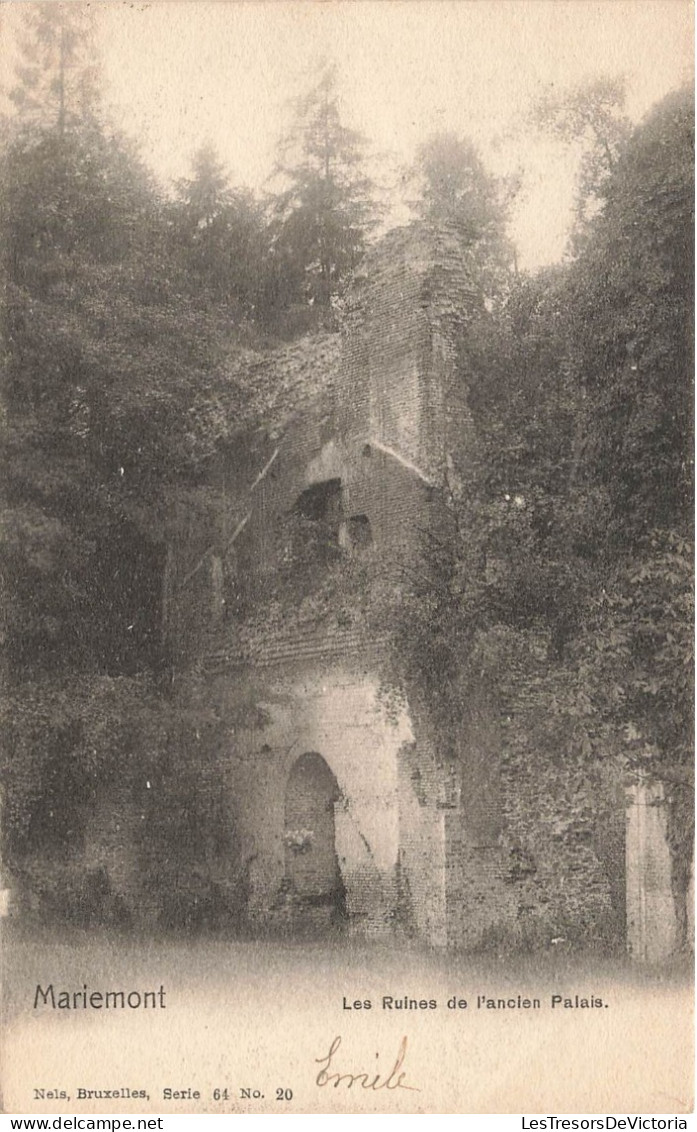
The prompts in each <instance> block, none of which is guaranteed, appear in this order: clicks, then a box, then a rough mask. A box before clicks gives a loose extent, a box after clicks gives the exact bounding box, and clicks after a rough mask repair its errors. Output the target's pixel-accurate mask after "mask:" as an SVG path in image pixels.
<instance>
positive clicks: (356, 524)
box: [347, 515, 373, 550]
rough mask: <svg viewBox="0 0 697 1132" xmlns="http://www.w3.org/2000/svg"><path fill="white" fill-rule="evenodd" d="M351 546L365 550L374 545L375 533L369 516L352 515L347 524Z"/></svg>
mask: <svg viewBox="0 0 697 1132" xmlns="http://www.w3.org/2000/svg"><path fill="white" fill-rule="evenodd" d="M347 532H348V542H349V546H350V547H352V548H353V549H354V550H365V549H367V547H369V546H372V545H373V532H372V530H371V527H370V519H369V518H368V516H367V515H352V516H351V518H350V519H349V521H348V524H347Z"/></svg>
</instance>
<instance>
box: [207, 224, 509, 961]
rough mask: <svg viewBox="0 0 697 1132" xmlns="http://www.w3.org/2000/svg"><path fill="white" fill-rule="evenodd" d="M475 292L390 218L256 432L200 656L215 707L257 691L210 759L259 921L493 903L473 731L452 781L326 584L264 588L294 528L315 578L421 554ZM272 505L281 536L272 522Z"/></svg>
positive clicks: (428, 914) (378, 573)
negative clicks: (313, 359)
mask: <svg viewBox="0 0 697 1132" xmlns="http://www.w3.org/2000/svg"><path fill="white" fill-rule="evenodd" d="M474 302H475V296H474V292H473V290H472V287H471V284H470V282H469V280H468V275H467V271H466V268H465V265H464V262H463V257H462V253H461V250H460V248H459V247H458V244H457V241H456V239H455V238H454V236H453V235H452V234H450V233H448V232H447V231H442V230H441V231H436V230H430V229H427V228H424V227H420V226H418V227H417V226H412V227H410V228H407V229H400V230H398V231H395V232H392V233H390V234H389V235H388V236H387V237H386V238H385V239H384V240H383V241H382V242H381V243H380V245H379V246H378V247H377V248H376V249H375V250H374V251H373V252H372V253H371V254H370V255H369V256H368V257H367V258H366V260H365V262H364V264H363V267H362V270H361V274H360V277H358V278H357V279H356V280H355V281H354V284H353V286H352V289H351V292H350V295H349V298H348V302H347V311H346V315H345V319H344V329H343V334H342V345H341V351H340V358H339V363H338V366H337V368H336V371H335V373H334V375H333V377H332V378H331V379H330V380H327V382H326V383H325V388H324V390H323V392H322V393H321V394H315V395H313V396H312V397H311V398H309V399H308V400H307V402H306V403H305V404H304V405H302V406H301V407H300V409H299V410H298V411H297V412H296V413H295V414H294V415H293V416H292V419H291V420H290V421H289V423H288V424H287V426H286V427H285V429H284V430H283V436H282V437H281V439H280V440H279V441H278V442H277V443H275V442H272V441H270V442H269V450H270V454H269V459H268V460H267V462H266V464H265V470H264V474H263V476H262V477H261V479H260V480H259V482H257V483H256V485H255V487H254V491H253V493H252V504H251V506H250V510H249V521H248V522H247V523H246V526H245V529H244V532H243V533H242V535H241V536H240V537H239V538H238V539H237V540H236V542H235V561H234V563H233V564H232V566H231V570H232V571H233V572H234V574H235V577H236V584H237V594H238V598H240V595H241V599H240V603H241V606H242V607H244V606H245V603H246V604H247V607H249V605H250V603H251V605H252V606H253V608H254V612H253V614H252V615H249V613H248V615H247V616H246V618H245V619H243V620H242V621H241V622H240V621H236V620H235V619H234V618H233V619H232V620H231V622H230V623H229V627H228V628H227V629H226V642H225V647H224V648H222V649H220V650H219V651H218V652H217V653H216V655H215V657H211V661H210V663H211V679H212V680H214V681H215V683H216V684H217V685H218V688H219V690H220V691H221V694H222V696H223V699H225V696H226V695H227V697H228V702H229V704H230V709H229V710H230V718H231V719H232V718H233V717H235V711H236V710H237V711H238V714H239V707H238V708H237V709H236V708H235V704H238V705H239V697H240V688H241V687H242V686H246V687H249V688H250V702H251V700H253V701H254V703H255V705H256V708H255V712H254V713H252V715H253V718H252V719H251V722H250V720H249V718H245V719H243V721H242V722H241V723H240V724H239V725H238V726H237V727H236V731H235V735H234V739H233V740H232V741H231V749H230V753H229V760H228V761H227V762H226V764H225V767H224V768H223V773H224V776H225V783H226V790H227V791H229V797H230V804H231V810H234V814H235V824H236V832H237V837H238V842H239V845H240V851H241V854H242V859H243V860H244V861H246V862H247V863H248V872H249V910H250V915H251V916H252V918H253V919H255V920H257V921H259V922H260V923H267V924H269V923H270V924H279V922H280V923H286V924H287V925H288V926H290V927H295V928H298V929H301V928H302V929H305V930H319V929H320V928H328V927H329V926H330V925H334V926H337V927H338V926H343V927H344V928H345V929H346V930H348V931H349V932H352V933H359V934H364V935H368V936H379V935H383V934H385V933H391V932H393V931H395V930H398V931H399V930H401V931H405V932H408V933H410V934H411V935H413V936H415V937H417V938H421V939H422V940H424V941H425V942H427V943H430V944H432V945H438V946H445V945H448V944H456V945H463V944H465V945H466V944H468V943H474V942H476V941H477V939H479V938H481V935H482V933H483V932H484V931H485V930H486V929H487V928H488V927H489V926H490V925H491V924H492V922H494V921H498V920H500V918H501V917H502V916H504V917H505V916H507V915H508V914H509V912H510V907H509V905H510V898H509V895H508V892H507V890H506V888H505V886H504V885H503V882H502V880H501V867H500V860H499V857H500V854H499V849H498V843H497V829H498V826H497V823H498V820H499V818H498V809H497V800H496V787H497V782H496V774H495V773H494V771H493V769H492V768H493V767H494V765H495V764H494V760H492V758H491V749H490V748H491V738H490V736H489V735H488V734H486V735H485V734H484V733H483V732H482V734H481V735H480V736H479V739H480V740H481V741H480V742H479V743H478V744H477V751H476V752H474V753H473V757H472V760H471V766H469V767H468V789H467V790H466V791H463V790H462V789H461V782H460V779H459V777H458V776H454V775H453V772H452V769H448V767H447V766H446V765H445V760H444V759H442V758H441V757H440V752H439V751H437V750H436V749H435V743H434V741H433V740H432V739H431V738H430V736H429V729H428V725H427V721H426V718H425V717H424V718H423V720H422V722H421V723H420V722H417V719H416V715H415V712H414V710H413V705H409V704H408V703H407V700H406V697H405V696H403V695H402V696H401V697H400V696H398V697H396V698H395V697H390V696H386V695H385V687H384V677H385V663H384V661H385V650H386V647H387V643H386V641H385V638H384V635H381V634H380V633H379V632H377V631H375V629H374V628H373V629H371V628H370V623H369V622H366V621H365V620H362V619H361V617H360V616H359V615H358V609H357V608H356V609H351V608H349V609H348V610H347V609H346V601H345V600H344V601H343V602H341V601H340V600H339V599H338V598H337V599H336V602H335V603H334V605H333V604H332V598H331V593H332V591H331V588H330V589H329V591H328V592H329V595H330V596H329V598H328V599H327V598H326V592H325V598H324V600H323V601H321V602H319V608H318V602H317V600H316V595H315V598H314V603H313V593H312V591H313V585H312V584H308V589H309V591H310V593H309V597H308V594H307V593H305V594H304V595H303V598H302V600H301V599H300V598H297V600H296V601H292V600H291V601H290V602H289V601H288V598H287V594H286V598H285V600H284V598H283V595H282V594H281V596H280V597H279V592H278V588H277V585H276V583H277V581H278V578H279V576H281V575H282V574H283V571H284V570H286V572H287V571H288V562H289V560H290V562H291V572H292V562H293V553H292V551H293V547H292V540H293V538H295V539H296V541H297V539H298V537H300V541H301V543H302V547H301V549H304V550H306V551H307V556H306V558H305V559H304V560H302V565H301V566H300V567H298V569H300V570H301V571H303V572H304V573H306V574H307V578H308V579H311V578H313V579H316V580H317V581H318V588H319V590H320V591H322V577H321V574H322V571H323V569H325V568H326V570H327V572H328V573H329V572H331V571H334V574H335V576H336V572H337V571H338V572H339V573H340V572H341V570H342V569H343V567H344V566H346V567H347V568H350V567H358V568H360V567H361V565H364V564H370V571H369V575H366V576H370V577H371V578H372V579H373V580H374V582H373V583H371V585H372V584H377V585H378V586H379V585H382V586H384V585H385V584H390V583H389V579H390V578H393V579H395V581H396V578H397V574H396V570H397V567H398V564H402V565H403V564H404V563H405V561H407V562H408V561H409V559H410V557H411V558H414V557H415V556H417V555H419V554H420V553H422V536H423V531H424V530H425V529H427V528H428V527H429V524H431V523H432V522H433V521H434V518H433V517H434V516H435V515H437V513H438V510H439V507H440V502H439V497H440V490H439V489H440V487H441V486H442V484H443V481H444V477H445V474H446V468H447V464H448V450H449V435H448V433H449V428H451V427H457V428H459V429H460V430H462V429H463V428H465V429H466V428H467V422H466V420H463V419H462V418H461V417H460V418H459V419H458V420H457V421H455V420H454V418H453V409H452V403H451V400H450V397H449V391H451V390H452V389H453V387H454V384H455V349H456V340H457V335H458V333H459V330H460V327H461V324H462V322H463V321H465V320H466V319H467V317H468V312H471V310H472V306H473V303H474ZM269 461H270V463H269ZM289 516H293V517H294V519H295V520H297V525H298V528H299V530H300V536H298V533H297V530H296V532H295V534H294V535H290V536H286V534H285V532H286V528H287V523H288V518H289ZM315 534H317V536H318V537H317V538H315ZM288 538H290V543H289V542H288ZM284 540H285V541H284ZM313 555H314V556H315V560H314V561H311V559H312V557H313ZM301 558H302V556H301ZM291 581H292V578H291ZM315 588H317V587H315ZM291 590H292V586H291ZM362 596H363V597H365V596H366V595H365V594H363V595H362ZM367 596H368V597H370V596H371V595H367ZM373 596H374V595H373ZM360 604H361V601H360V595H359V596H358V598H357V601H356V606H358V605H360ZM422 715H423V713H422ZM485 730H486V729H485ZM463 908H464V909H466V912H463V911H462V909H463Z"/></svg>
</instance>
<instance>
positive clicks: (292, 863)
mask: <svg viewBox="0 0 697 1132" xmlns="http://www.w3.org/2000/svg"><path fill="white" fill-rule="evenodd" d="M340 796H341V792H340V790H339V786H338V783H337V781H336V778H335V777H334V775H333V774H332V772H331V770H330V769H329V767H328V766H327V764H326V762H325V761H324V759H323V758H322V756H321V755H318V754H315V753H314V752H311V753H308V754H304V755H301V756H300V758H299V759H297V761H296V762H295V763H294V764H293V767H292V769H291V772H290V774H289V776H288V783H287V786H286V798H285V830H284V839H285V853H286V880H285V888H286V892H287V895H288V898H289V904H290V908H291V911H292V921H293V927H294V928H297V929H301V930H308V931H316V932H319V931H321V930H323V929H329V928H336V927H340V926H341V925H342V924H343V923H344V921H345V918H346V892H345V889H344V884H343V880H342V877H341V870H340V868H339V860H338V857H337V854H336V843H335V825H334V805H335V803H336V802H337V801H338V799H339V798H340Z"/></svg>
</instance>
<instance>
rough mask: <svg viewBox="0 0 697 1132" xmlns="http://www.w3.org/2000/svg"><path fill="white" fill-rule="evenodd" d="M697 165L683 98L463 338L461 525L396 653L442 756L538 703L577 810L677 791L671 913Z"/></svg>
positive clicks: (684, 676) (685, 865) (688, 648)
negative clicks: (498, 698)
mask: <svg viewBox="0 0 697 1132" xmlns="http://www.w3.org/2000/svg"><path fill="white" fill-rule="evenodd" d="M693 151H694V116H693V107H692V99H691V96H690V94H689V92H687V93H685V92H683V93H681V94H678V95H675V96H671V97H670V98H668V99H667V100H666V101H665V102H664V103H662V104H661V105H660V106H659V107H658V108H657V109H656V110H655V111H654V112H653V113H652V114H651V115H650V116H649V117H648V118H647V120H646V121H645V123H644V124H643V125H642V126H640V127H639V128H638V129H637V130H636V131H635V132H634V133H633V135H632V136H631V138H630V139H629V140H628V141H627V142H626V145H625V146H624V147H623V148H622V149H621V151H618V153H617V155H616V162H615V164H614V167H613V168H612V170H611V171H610V172H609V173H608V175H607V177H606V179H605V180H604V181H603V198H602V201H601V202H600V207H599V208H598V209H596V214H595V218H594V219H593V220H589V221H588V223H587V227H586V232H585V238H584V241H583V244H582V246H581V247H580V248H579V250H578V251H577V256H576V258H575V259H574V260H573V261H571V262H570V263H569V264H568V265H567V266H566V267H564V268H559V269H555V270H553V271H549V272H547V273H541V274H539V275H538V276H536V277H535V278H532V279H521V280H520V281H519V284H518V286H517V287H516V288H515V289H514V290H513V292H512V294H511V295H510V297H509V299H508V301H507V302H506V303H505V304H504V305H503V306H502V307H496V308H494V309H493V310H492V312H491V313H490V314H487V313H486V312H480V316H479V318H478V319H477V320H475V321H474V322H473V323H471V324H470V326H469V327H468V331H467V334H466V336H465V339H464V340H463V342H462V347H461V359H460V373H461V380H462V383H463V391H464V393H465V396H466V399H467V402H468V404H469V407H470V409H471V411H472V413H473V415H474V420H475V434H474V437H473V435H472V434H471V433H470V432H468V433H467V441H466V447H464V448H463V450H462V451H461V452H459V453H454V456H455V459H454V461H453V467H452V470H451V476H450V477H449V481H448V483H447V484H446V485H445V492H446V496H447V498H448V500H449V509H450V514H451V520H452V524H451V527H450V530H449V533H448V535H447V537H446V538H444V539H442V540H438V541H434V542H433V543H432V544H431V545H430V546H429V547H428V550H427V561H428V562H429V565H430V569H429V571H428V573H427V574H426V575H424V574H423V573H421V574H420V575H419V578H418V581H417V582H416V583H415V584H414V585H412V586H411V587H410V588H409V589H408V597H407V601H406V604H405V609H404V611H403V613H402V615H401V632H400V634H399V637H398V640H399V649H400V656H401V658H402V662H403V664H404V665H405V666H406V670H407V672H408V674H409V678H410V679H411V680H412V681H413V682H414V683H415V684H417V685H419V686H421V687H426V688H427V689H430V691H431V696H430V703H431V704H432V705H435V710H436V714H437V715H439V717H440V727H441V729H442V734H443V736H444V737H445V739H444V742H445V746H446V747H447V745H448V739H447V737H448V736H449V737H450V746H451V751H452V752H453V754H455V753H456V751H455V748H456V745H457V744H456V743H455V747H453V741H454V739H455V738H456V737H457V735H458V721H463V720H465V719H466V718H467V714H468V711H469V710H470V707H471V704H472V702H473V701H476V698H477V695H478V694H479V692H480V691H481V689H482V687H487V688H498V689H500V691H501V694H502V696H503V702H504V703H505V704H506V706H507V710H514V709H515V708H516V706H517V704H518V702H519V700H520V698H521V697H523V698H526V701H527V702H529V700H530V697H531V694H532V692H531V689H536V691H535V693H534V694H535V696H536V697H537V709H536V716H535V718H536V719H537V721H538V730H537V731H536V732H535V736H534V742H533V738H532V736H531V735H529V736H528V742H529V743H530V744H531V750H533V749H535V747H536V748H537V750H538V752H539V748H540V745H542V749H543V750H544V749H545V747H544V745H545V743H546V744H547V745H548V751H547V756H546V757H548V758H550V759H556V758H558V757H559V755H558V743H559V723H560V721H561V722H562V723H563V734H564V735H565V737H566V739H565V745H566V751H567V755H566V757H567V758H568V759H569V760H571V761H573V760H574V759H575V758H576V757H577V756H578V757H579V758H580V759H581V765H582V767H583V771H582V774H581V776H580V779H579V781H580V782H581V783H583V784H584V789H585V791H586V793H585V795H583V797H584V798H585V799H586V800H585V801H583V800H580V801H579V806H581V805H587V804H588V803H587V797H588V791H591V793H592V791H593V789H594V787H597V782H598V775H599V774H601V773H602V768H603V764H605V765H614V766H615V768H616V773H617V775H619V777H620V779H621V777H622V775H623V774H627V773H628V772H629V773H631V772H635V773H640V774H647V775H649V777H653V778H657V779H659V780H661V781H662V782H664V783H665V784H667V788H668V797H669V803H670V816H671V823H670V828H671V839H672V844H673V849H674V887H675V894H676V906H677V907H678V909H679V911H680V912H681V913H682V914H684V906H685V905H684V896H685V886H686V883H687V876H688V873H689V861H690V859H691V852H692V838H693V833H692V819H691V796H692V785H691V783H692V761H691V746H692V728H691V713H692V695H693V681H692V677H693V663H694V659H693V642H692V632H691V625H692V617H693V598H692V559H691V546H692V516H693V503H692V487H693V476H692V451H693V426H692V395H691V385H692V369H693V354H692V351H693V344H692V338H691V333H690V327H691V315H692V308H693V282H692V281H693V251H692V248H693V241H692V230H693V224H694V215H693V196H694V179H693ZM598 191H599V190H598V186H597V184H596V186H595V188H594V192H598ZM519 731H520V732H521V733H520V735H519V736H518V738H519V739H520V740H521V741H522V742H524V741H525V737H524V735H523V725H522V723H520V724H519ZM545 735H546V739H545ZM571 761H570V765H571ZM579 797H580V798H581V795H579ZM599 797H601V795H598V798H599Z"/></svg>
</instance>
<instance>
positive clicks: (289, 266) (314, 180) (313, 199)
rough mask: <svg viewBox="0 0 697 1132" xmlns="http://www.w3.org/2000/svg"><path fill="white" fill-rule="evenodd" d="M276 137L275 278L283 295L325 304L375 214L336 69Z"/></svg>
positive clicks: (342, 278) (327, 70) (330, 69)
mask: <svg viewBox="0 0 697 1132" xmlns="http://www.w3.org/2000/svg"><path fill="white" fill-rule="evenodd" d="M294 112H295V113H294V121H293V124H292V127H291V130H290V132H289V133H288V135H287V136H286V137H285V138H283V139H282V141H281V145H280V156H279V161H278V167H277V175H278V177H279V178H280V180H281V182H282V188H281V191H280V192H279V193H278V195H277V196H276V197H275V199H274V201H273V221H272V226H271V235H272V249H271V250H272V255H273V259H274V263H275V280H274V286H275V291H276V295H277V296H278V298H279V299H280V300H281V301H282V302H283V303H287V302H289V301H293V300H294V301H296V302H305V303H308V302H309V303H310V304H315V305H317V306H318V307H319V308H320V309H321V310H324V311H326V310H327V308H328V307H329V305H330V303H331V300H332V298H333V297H334V296H336V295H337V294H339V293H340V291H341V289H342V287H343V286H345V284H346V282H347V280H348V277H349V274H350V272H351V271H352V270H353V268H354V267H355V266H356V264H357V263H358V261H359V259H360V257H361V254H362V252H363V249H364V246H365V240H366V236H367V234H368V232H369V230H370V227H371V224H372V222H373V220H374V216H375V207H374V205H373V203H372V199H371V192H372V186H371V182H370V180H369V179H368V177H367V176H366V175H365V172H364V170H363V156H364V148H365V141H364V139H363V138H362V137H361V135H360V134H359V133H357V132H356V131H355V130H351V129H349V128H348V127H347V126H346V125H344V123H343V122H342V118H341V106H340V100H339V94H338V89H337V77H336V70H335V68H334V67H333V66H325V67H324V68H323V71H322V74H321V75H320V78H319V81H318V82H317V83H316V85H315V86H314V87H313V88H312V89H311V90H310V91H309V92H308V93H307V94H306V95H304V96H303V97H301V98H299V99H298V100H297V101H296V104H295V107H294Z"/></svg>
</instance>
